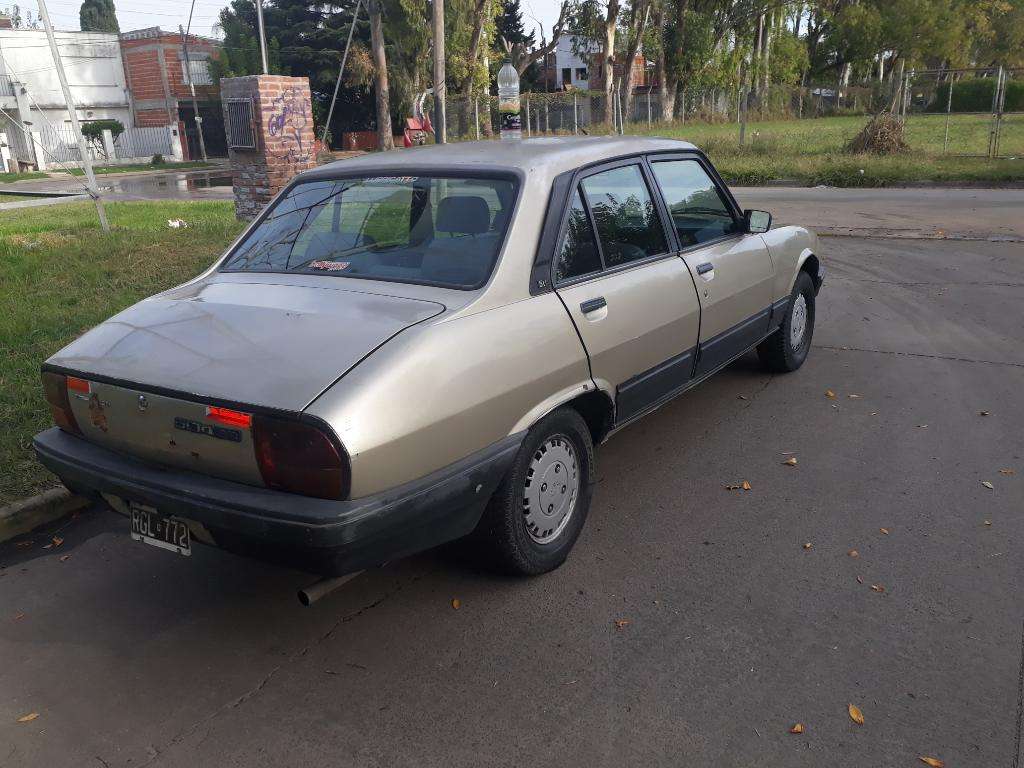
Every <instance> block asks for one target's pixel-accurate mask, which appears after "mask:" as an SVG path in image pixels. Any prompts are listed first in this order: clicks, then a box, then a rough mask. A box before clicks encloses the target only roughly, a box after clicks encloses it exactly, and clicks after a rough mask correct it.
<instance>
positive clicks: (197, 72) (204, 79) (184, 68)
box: [181, 58, 213, 85]
mask: <svg viewBox="0 0 1024 768" xmlns="http://www.w3.org/2000/svg"><path fill="white" fill-rule="evenodd" d="M181 76H182V78H183V79H184V80H185V83H186V84H187V83H189V82H191V83H192V84H193V85H213V77H211V76H210V60H209V59H193V58H190V59H189V60H188V61H184V60H183V61H182V62H181Z"/></svg>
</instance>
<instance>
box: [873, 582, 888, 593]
mask: <svg viewBox="0 0 1024 768" xmlns="http://www.w3.org/2000/svg"><path fill="white" fill-rule="evenodd" d="M871 591H872V592H885V586H884V585H882V584H872V585H871Z"/></svg>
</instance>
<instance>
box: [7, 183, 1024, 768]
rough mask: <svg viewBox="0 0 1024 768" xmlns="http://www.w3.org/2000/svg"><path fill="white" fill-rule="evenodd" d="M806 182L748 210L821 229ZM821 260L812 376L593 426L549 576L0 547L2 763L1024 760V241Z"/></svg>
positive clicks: (720, 379)
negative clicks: (601, 441)
mask: <svg viewBox="0 0 1024 768" xmlns="http://www.w3.org/2000/svg"><path fill="white" fill-rule="evenodd" d="M916 193H917V191H915V192H914V194H916ZM775 194H780V195H781V199H779V200H778V204H777V205H771V206H770V204H771V203H772V202H773V200H774V199H775V198H773V195H775ZM787 194H788V191H782V192H781V193H777V192H776V191H774V190H772V191H769V192H758V193H747V191H745V190H744V191H742V192H741V198H742V199H744V201H745V202H746V203H747V204H749V205H755V204H760V205H762V206H764V207H769V206H770V207H773V208H775V209H776V211H777V212H779V211H782V212H783V215H782V216H780V218H783V219H784V218H785V217H786V216H788V215H789V214H788V213H785V209H786V207H787V206H793V205H802V206H803V214H804V216H803V218H804V220H806V221H809V222H815V221H819V220H825V217H824V216H823V215H822V214H820V213H818V212H817V209H816V208H814V207H813V205H814V203H813V201H804V202H803V203H792V202H790V201H787V199H786V197H785V195H787ZM907 203H908V205H910V206H911V207H913V206H914V205H916V203H915V202H914V201H907ZM890 206H891V207H895V206H896V203H892V202H891V201H890ZM791 210H792V209H791ZM908 215H910V214H908ZM1011 218H1012V217H1011ZM993 221H994V222H995V223H994V224H993V225H989V224H986V225H985V228H988V229H991V230H992V232H993V233H995V232H998V231H999V229H998V228H999V227H1002V226H1003V222H1002V221H1001V220H1000V219H998V218H997V219H993ZM926 223H927V224H928V225H929V226H933V225H935V224H936V223H937V222H936V221H935V220H934V217H933V220H932V221H931V222H930V223H928V222H926ZM1016 224H1017V222H1015V221H1010V222H1009V225H1010V226H1016ZM875 234H879V233H875ZM979 234H980V231H979ZM823 247H824V249H825V258H826V265H827V269H828V274H827V277H826V282H825V286H824V288H823V290H822V294H821V297H820V303H819V305H818V325H817V329H816V332H815V336H814V349H813V350H812V352H811V354H810V357H809V358H808V361H807V363H806V364H805V365H804V367H803V368H802V369H801V370H800V371H799V372H797V373H795V374H790V375H782V376H778V375H777V376H772V375H768V374H765V373H764V372H762V371H761V369H760V368H759V367H758V365H757V363H756V359H755V358H754V357H752V356H748V357H746V358H744V359H742V360H739V361H737V362H736V363H734V364H733V365H732V366H730V367H729V368H728V369H727V370H726V371H725V372H723V373H722V374H720V375H719V376H717V377H716V378H715V379H713V380H712V381H710V382H708V383H706V384H704V385H702V386H700V387H699V388H697V389H696V390H694V391H692V392H691V393H689V394H687V395H686V396H684V397H683V398H681V399H678V400H677V401H675V402H673V403H671V404H670V405H668V406H666V407H664V408H662V409H661V410H660V411H658V412H657V413H655V414H653V415H651V416H649V417H647V418H646V419H644V420H642V421H641V422H639V423H637V424H635V425H633V426H631V427H629V428H627V429H626V430H624V431H623V432H621V433H620V434H618V435H617V436H616V437H615V438H614V439H613V440H612V441H610V442H609V443H608V444H607V445H605V446H603V447H602V448H601V449H600V450H599V451H598V469H599V485H598V489H597V493H596V496H595V500H594V505H593V508H592V510H591V514H590V518H589V520H588V524H587V526H586V528H585V529H584V531H583V534H582V536H581V538H580V540H579V542H578V544H577V546H576V549H575V550H574V552H573V554H572V556H571V557H570V559H569V561H568V562H567V563H566V565H565V566H564V567H562V568H561V569H560V570H558V571H557V572H555V573H553V574H550V575H547V576H544V577H541V578H536V579H531V580H508V579H501V578H496V577H494V576H490V575H488V574H486V573H480V572H478V571H476V570H473V569H472V568H471V567H469V566H466V565H463V564H461V562H460V561H459V560H458V558H457V557H455V555H454V554H453V553H448V552H432V553H427V554H424V555H420V556H416V557H413V558H409V559H406V560H403V561H400V562H396V563H392V564H390V565H388V566H386V567H383V568H380V569H378V570H374V571H370V572H367V573H364V574H363V575H361V576H359V577H357V578H356V579H354V580H353V581H351V582H349V583H348V584H346V585H345V586H344V587H342V588H341V589H339V590H338V591H336V592H335V593H333V594H332V595H330V596H328V597H327V598H325V599H324V600H323V601H321V602H320V603H317V604H316V605H315V606H314V607H312V608H302V607H301V606H300V605H299V603H298V601H297V600H296V598H295V590H296V589H297V588H298V587H301V586H305V585H306V584H308V583H309V581H310V578H309V577H308V576H305V575H303V574H300V573H297V572H293V571H286V570H281V569H276V568H271V567H268V566H264V565H261V564H258V563H253V562H249V561H246V560H242V559H239V558H236V557H233V556H230V555H226V554H222V553H219V552H215V551H210V550H207V549H204V548H202V547H198V548H197V549H196V551H195V553H194V555H193V557H192V558H190V559H185V558H181V557H177V556H175V555H172V554H170V553H167V552H164V551H162V550H157V549H154V548H151V547H146V546H144V545H142V544H138V543H136V542H133V541H131V540H130V539H129V537H128V532H127V522H126V521H125V520H124V519H123V518H120V517H118V516H116V515H114V514H113V513H110V512H106V511H99V510H94V511H90V512H87V513H85V514H82V515H81V516H80V517H78V518H77V519H75V520H72V521H69V522H65V523H63V524H62V525H61V527H60V528H59V531H51V532H48V533H46V534H36V535H34V536H32V537H29V538H27V539H25V541H30V542H31V543H30V544H27V545H25V546H18V543H17V542H11V543H8V544H5V545H0V564H2V565H3V566H4V568H3V570H0V660H2V662H0V692H2V693H0V766H126V767H131V768H137V767H138V766H143V765H156V766H186V767H187V768H197V767H198V766H218V767H219V766H231V765H238V766H285V765H287V766H300V765H317V766H319V765H358V766H398V765H413V766H417V767H420V768H422V767H425V766H446V767H447V766H549V765H550V766H566V765H588V766H616V767H618V766H654V765H666V766H688V767H690V766H716V767H717V766H729V767H732V766H808V767H811V766H814V767H815V768H817V767H819V766H824V765H829V766H851V767H853V766H856V767H858V768H861V767H863V766H873V767H874V766H908V767H909V766H914V765H921V763H920V762H918V757H919V756H935V757H938V758H941V759H943V760H945V762H946V765H947V766H950V768H952V767H953V766H982V767H988V766H1007V767H1009V766H1011V765H1012V766H1016V765H1017V761H1018V759H1019V749H1020V743H1019V742H1020V732H1021V731H1020V727H1021V712H1020V706H1021V705H1020V702H1021V694H1022V689H1021V681H1022V680H1024V670H1022V650H1024V646H1022V642H1024V637H1022V620H1024V609H1022V604H1021V598H1020V595H1021V593H1022V589H1021V588H1022V586H1024V571H1022V568H1021V562H1020V556H1019V552H1020V550H1021V546H1022V544H1024V515H1022V514H1021V512H1022V510H1024V443H1022V438H1021V435H1022V434H1024V397H1022V396H1021V392H1022V391H1024V251H1022V246H1021V245H1020V244H1019V243H1008V242H990V241H988V240H983V239H982V240H963V241H948V240H932V239H891V238H884V237H870V238H860V237H830V238H827V239H824V240H823ZM829 392H831V393H832V394H834V397H830V396H828V393H829ZM791 457H796V459H797V464H796V466H787V465H785V464H784V463H783V462H785V461H786V460H787V459H789V458H791ZM1000 470H1006V471H1004V472H1001V471H1000ZM743 480H747V481H749V483H750V485H751V490H749V491H745V492H744V491H739V490H727V489H726V488H725V486H726V485H732V484H738V483H741V482H742V481H743ZM983 483H988V484H990V485H991V487H989V486H988V485H985V484H983ZM883 529H884V530H883ZM54 533H55V534H56V535H57V536H59V537H60V538H61V539H63V543H62V544H61V545H60V546H59V547H57V548H51V549H43V546H44V545H46V544H47V543H48V542H49V541H50V538H49V537H50V535H51V534H54ZM808 545H810V546H808ZM851 550H856V556H853V554H852V553H851ZM455 598H457V599H458V600H459V605H460V607H459V608H458V609H455V608H453V606H452V600H453V599H455ZM850 703H853V704H855V705H857V706H858V707H859V708H860V710H861V711H862V712H863V715H864V718H865V722H864V724H863V725H857V724H855V723H854V722H853V721H852V720H851V719H850V717H849V715H848V711H847V707H848V704H850ZM27 713H38V717H37V718H36V719H34V720H32V721H31V722H27V723H18V722H16V720H17V719H18V718H19V717H22V716H23V715H25V714H27ZM798 722H799V723H802V724H803V725H804V727H805V731H804V733H803V734H801V735H794V734H790V733H789V732H788V730H789V728H790V727H791V726H792V725H794V724H795V723H798Z"/></svg>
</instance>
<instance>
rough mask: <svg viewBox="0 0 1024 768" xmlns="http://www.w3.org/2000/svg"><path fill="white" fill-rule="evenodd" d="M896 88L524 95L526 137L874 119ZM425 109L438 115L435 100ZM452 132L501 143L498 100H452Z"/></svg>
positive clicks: (652, 90)
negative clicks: (848, 117) (706, 125)
mask: <svg viewBox="0 0 1024 768" xmlns="http://www.w3.org/2000/svg"><path fill="white" fill-rule="evenodd" d="M892 98H893V93H892V86H891V85H889V84H887V83H880V84H878V85H877V86H874V87H864V86H846V87H840V86H836V85H810V86H788V85H775V84H771V85H768V86H763V87H761V88H758V89H753V88H737V87H721V88H710V87H709V88H701V89H687V90H685V91H684V92H682V93H681V94H680V96H679V97H678V98H676V99H670V98H668V97H667V96H666V95H664V94H662V93H660V92H659V89H657V88H650V89H646V88H638V89H636V91H635V92H634V93H633V94H632V95H631V96H630V97H628V98H624V97H623V96H622V95H621V94H620V93H619V92H618V91H617V90H616V91H615V92H613V94H612V96H611V97H610V98H609V97H608V96H607V95H606V94H605V93H604V92H603V91H579V90H574V91H557V92H551V93H543V92H531V93H524V94H522V96H521V98H520V116H521V119H522V126H523V129H522V130H523V136H543V135H571V134H607V133H613V132H623V133H628V132H635V131H636V130H637V129H653V128H654V127H655V126H659V125H660V126H678V125H684V124H686V123H691V122H692V123H728V122H735V123H740V122H742V121H743V120H744V119H746V120H749V121H755V120H757V121H767V120H794V119H801V118H817V117H828V116H833V115H867V114H871V113H874V112H878V111H881V110H882V109H885V108H886V107H887V106H888V104H889V103H890V102H891V100H892ZM425 108H426V109H427V111H428V112H430V111H431V100H430V99H429V98H428V99H427V103H426V105H425ZM446 126H447V129H448V136H449V138H450V139H451V140H453V141H458V140H475V139H488V138H494V137H496V136H497V135H498V132H499V127H498V126H499V121H498V99H497V97H495V96H483V95H481V96H474V97H468V98H467V97H461V96H450V97H449V98H448V100H447V103H446Z"/></svg>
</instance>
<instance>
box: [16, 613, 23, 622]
mask: <svg viewBox="0 0 1024 768" xmlns="http://www.w3.org/2000/svg"><path fill="white" fill-rule="evenodd" d="M24 618H25V614H24V613H19V614H16V615H15V617H14V620H15V621H21V620H22V619H24Z"/></svg>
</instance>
